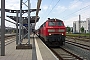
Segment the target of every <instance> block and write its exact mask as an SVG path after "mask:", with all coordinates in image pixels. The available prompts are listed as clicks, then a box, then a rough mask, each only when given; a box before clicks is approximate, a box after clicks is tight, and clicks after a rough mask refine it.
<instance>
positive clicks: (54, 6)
mask: <svg viewBox="0 0 90 60" xmlns="http://www.w3.org/2000/svg"><path fill="white" fill-rule="evenodd" d="M59 2H60V0H58V1H57V3H56V4H55V5H54V6H53V8H52V9H51V10H50V12H49V13H48V14H47V16H48V15H49V14H50V13H51V12H52V10H53V9H54V8H55V7H56V6H57V4H58V3H59ZM47 16H46V18H47Z"/></svg>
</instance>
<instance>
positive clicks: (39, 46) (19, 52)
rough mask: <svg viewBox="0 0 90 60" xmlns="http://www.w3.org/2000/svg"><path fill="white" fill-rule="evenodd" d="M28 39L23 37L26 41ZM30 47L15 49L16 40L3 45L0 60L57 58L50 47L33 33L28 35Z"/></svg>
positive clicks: (53, 59)
mask: <svg viewBox="0 0 90 60" xmlns="http://www.w3.org/2000/svg"><path fill="white" fill-rule="evenodd" d="M27 40H28V39H24V40H23V43H26V41H27ZM30 44H32V49H16V42H13V43H11V44H9V45H7V46H5V56H0V60H58V58H57V57H56V56H55V55H54V54H53V53H52V52H51V51H50V49H49V48H48V47H47V46H46V45H45V44H44V43H43V42H42V41H41V40H40V39H39V38H38V37H37V36H36V35H35V36H34V38H33V35H30Z"/></svg>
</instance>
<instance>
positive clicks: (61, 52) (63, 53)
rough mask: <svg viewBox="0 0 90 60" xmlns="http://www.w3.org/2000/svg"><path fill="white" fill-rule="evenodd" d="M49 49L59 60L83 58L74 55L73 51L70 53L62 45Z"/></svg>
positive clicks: (79, 59) (80, 59) (78, 59)
mask: <svg viewBox="0 0 90 60" xmlns="http://www.w3.org/2000/svg"><path fill="white" fill-rule="evenodd" d="M50 49H51V51H52V52H53V53H54V54H55V55H56V56H57V57H58V59H59V60H84V59H83V58H82V57H80V56H79V55H76V54H75V53H72V52H70V51H68V50H67V49H65V48H63V47H60V48H50Z"/></svg>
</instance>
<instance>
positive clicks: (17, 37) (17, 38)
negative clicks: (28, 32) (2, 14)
mask: <svg viewBox="0 0 90 60" xmlns="http://www.w3.org/2000/svg"><path fill="white" fill-rule="evenodd" d="M16 16H17V21H16V45H17V44H18V40H19V36H18V20H19V19H18V11H17V13H16Z"/></svg>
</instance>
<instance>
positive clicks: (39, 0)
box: [34, 0, 42, 28]
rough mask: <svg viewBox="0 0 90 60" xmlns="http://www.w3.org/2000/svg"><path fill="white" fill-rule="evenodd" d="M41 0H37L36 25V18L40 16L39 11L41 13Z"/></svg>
mask: <svg viewBox="0 0 90 60" xmlns="http://www.w3.org/2000/svg"><path fill="white" fill-rule="evenodd" d="M41 1H42V0H38V2H37V10H36V18H35V25H36V20H37V18H38V13H39V9H40V5H41ZM34 28H35V27H34Z"/></svg>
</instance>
